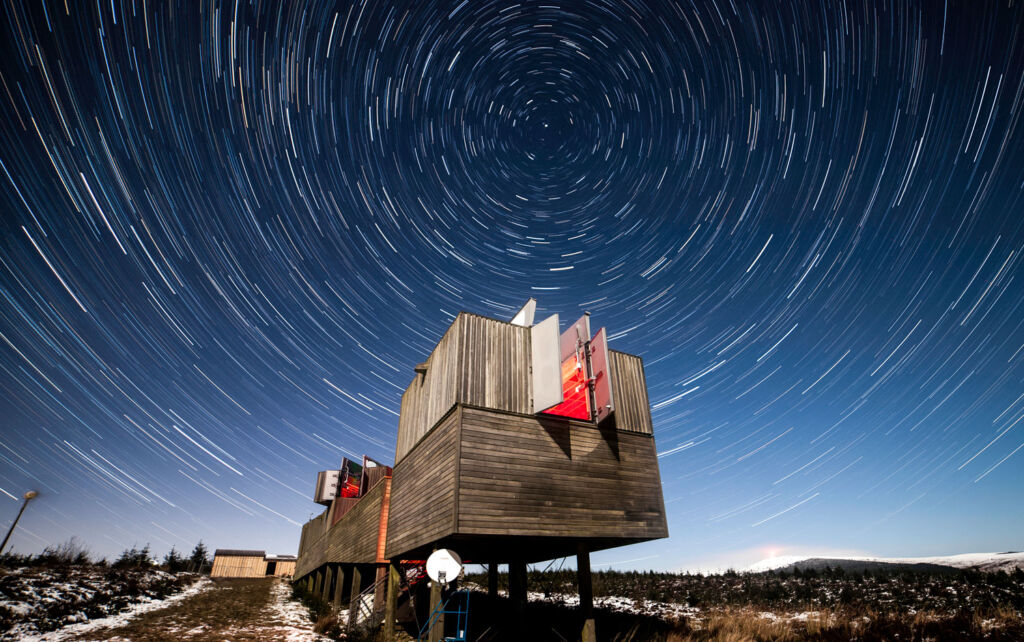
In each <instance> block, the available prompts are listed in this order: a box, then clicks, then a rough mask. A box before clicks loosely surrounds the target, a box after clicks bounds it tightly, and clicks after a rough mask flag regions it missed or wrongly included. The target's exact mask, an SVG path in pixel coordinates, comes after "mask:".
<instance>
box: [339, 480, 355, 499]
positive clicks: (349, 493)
mask: <svg viewBox="0 0 1024 642" xmlns="http://www.w3.org/2000/svg"><path fill="white" fill-rule="evenodd" d="M338 486H339V488H338V496H339V497H359V478H358V477H355V476H354V475H348V476H347V478H346V479H345V480H344V481H342V482H341V483H339V484H338Z"/></svg>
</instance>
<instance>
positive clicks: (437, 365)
mask: <svg viewBox="0 0 1024 642" xmlns="http://www.w3.org/2000/svg"><path fill="white" fill-rule="evenodd" d="M464 317H465V315H464V314H460V315H459V316H458V317H456V319H455V321H454V322H453V323H452V324H451V326H449V328H448V331H447V332H445V333H444V336H443V337H441V341H439V342H438V344H437V347H435V348H434V351H433V352H432V353H431V354H430V357H429V358H428V359H427V372H426V374H425V375H424V374H417V375H416V378H415V379H413V381H412V383H411V384H409V387H408V388H407V389H406V391H405V393H404V394H403V395H402V407H401V413H400V415H399V418H398V443H397V445H396V447H395V461H396V462H399V461H401V460H402V458H403V457H405V456H406V455H407V454H408V453H409V451H410V450H412V448H413V446H415V445H416V444H417V443H418V442H419V440H420V439H422V438H423V436H424V435H425V434H427V432H429V431H430V429H431V428H433V427H434V424H436V423H437V422H438V420H440V419H441V417H443V416H444V414H445V413H446V412H448V410H450V409H451V407H452V406H453V405H455V402H456V401H458V385H459V374H460V371H461V364H460V350H459V337H460V334H461V331H462V326H463V323H464Z"/></svg>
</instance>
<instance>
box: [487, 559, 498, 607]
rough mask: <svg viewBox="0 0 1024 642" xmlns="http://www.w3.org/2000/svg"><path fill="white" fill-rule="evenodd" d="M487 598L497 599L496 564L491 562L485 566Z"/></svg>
mask: <svg viewBox="0 0 1024 642" xmlns="http://www.w3.org/2000/svg"><path fill="white" fill-rule="evenodd" d="M487 597H489V598H491V600H494V599H496V598H497V597H498V563H497V562H491V563H490V564H489V565H488V566H487Z"/></svg>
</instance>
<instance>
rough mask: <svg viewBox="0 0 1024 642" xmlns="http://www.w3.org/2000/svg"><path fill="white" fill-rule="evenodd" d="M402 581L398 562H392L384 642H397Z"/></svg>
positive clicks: (389, 571)
mask: <svg viewBox="0 0 1024 642" xmlns="http://www.w3.org/2000/svg"><path fill="white" fill-rule="evenodd" d="M400 581H401V574H400V573H399V570H398V560H391V563H390V564H388V596H387V601H386V603H385V605H384V642H395V617H396V616H397V611H398V591H399V582H400Z"/></svg>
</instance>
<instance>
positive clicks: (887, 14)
mask: <svg viewBox="0 0 1024 642" xmlns="http://www.w3.org/2000/svg"><path fill="white" fill-rule="evenodd" d="M0 28H2V29H3V37H2V39H0V43H2V44H0V47H2V49H3V59H2V60H3V62H2V63H0V70H2V75H0V80H2V85H3V87H2V88H0V110H2V114H3V125H2V130H0V165H2V166H0V174H2V175H0V199H2V208H3V221H2V231H3V240H2V242H3V251H2V253H0V288H2V291H0V293H2V296H3V303H2V305H0V339H2V345H0V351H2V352H0V353H2V362H0V366H2V372H0V388H2V391H3V423H2V433H0V489H2V491H3V496H2V497H0V500H3V501H5V502H7V504H6V506H7V507H6V508H5V509H4V511H5V512H6V513H9V514H11V515H12V516H13V513H14V511H15V510H16V507H17V498H18V497H20V495H21V493H22V492H23V491H24V490H27V489H28V488H38V489H39V490H40V491H41V495H40V498H39V499H38V500H36V501H35V503H34V504H33V506H32V509H31V510H30V511H28V513H27V515H26V518H25V520H24V522H23V525H24V529H23V530H21V532H20V533H19V534H18V536H17V537H16V539H15V547H16V548H18V549H19V550H37V549H39V548H41V547H42V546H44V545H46V544H51V543H54V542H59V541H62V540H64V539H67V538H68V537H70V536H71V535H78V536H79V537H82V538H83V539H85V540H87V541H88V542H89V543H90V544H91V545H92V546H93V547H94V548H95V549H96V550H97V551H98V552H101V553H113V552H116V551H118V550H120V548H122V547H124V546H127V545H131V544H133V543H137V542H145V541H150V542H152V543H153V545H154V547H155V548H156V549H158V550H161V549H164V548H169V547H170V546H171V545H176V546H178V547H179V548H183V547H188V546H190V545H191V544H192V543H194V542H195V541H196V540H198V539H200V538H205V539H206V540H207V541H208V542H212V543H213V544H214V545H215V546H217V545H223V546H230V547H234V548H239V547H240V548H246V547H248V548H268V549H270V550H280V551H281V552H294V550H295V547H296V546H297V541H298V528H297V525H298V524H300V523H302V522H303V521H304V520H305V519H306V518H307V517H308V515H309V514H310V513H311V512H312V511H313V510H314V508H315V506H314V505H313V504H312V503H311V502H310V501H309V497H310V490H311V488H312V484H313V480H314V479H315V477H314V474H315V472H316V471H317V470H321V469H326V468H332V467H336V466H337V463H338V460H339V459H340V457H341V456H343V455H348V456H357V455H361V454H362V453H367V454H370V455H371V456H373V457H375V458H377V459H380V460H383V461H390V460H391V457H392V456H393V444H394V443H395V430H396V423H397V412H398V402H399V397H400V394H401V391H402V390H403V389H404V387H405V386H406V385H407V384H408V382H409V380H410V379H411V376H412V365H413V364H415V363H417V362H419V361H421V360H422V359H423V358H425V356H426V355H427V354H428V353H429V350H430V349H431V348H432V347H433V345H434V343H435V342H436V341H437V339H438V338H439V337H440V335H441V333H442V332H443V330H444V328H445V327H446V326H447V324H448V323H450V321H451V320H452V319H453V317H454V315H455V314H456V313H457V312H458V311H459V310H469V311H472V312H476V313H480V314H485V315H488V316H494V317H498V318H510V317H511V316H512V314H514V312H515V310H516V309H517V308H518V306H519V305H521V304H522V302H523V301H524V300H526V298H527V297H530V296H535V297H538V299H539V302H540V311H539V313H538V314H539V315H540V316H541V317H543V316H545V315H546V314H548V313H551V312H559V313H560V314H561V315H562V317H563V318H575V316H577V315H579V314H581V313H582V312H583V311H584V310H589V311H590V312H592V314H593V317H592V318H593V321H594V323H595V324H597V326H607V327H608V328H609V331H610V334H611V337H610V338H611V342H612V346H613V347H614V348H617V349H620V350H624V351H627V352H633V353H637V354H640V355H642V356H643V357H644V359H645V363H646V371H647V380H648V384H649V392H650V399H651V403H652V406H653V410H654V421H655V433H656V438H657V444H658V449H659V452H660V459H659V461H660V467H661V476H662V480H663V483H664V488H665V497H666V506H667V509H668V513H669V525H670V530H671V532H672V534H673V537H672V539H671V540H669V541H668V543H665V542H660V543H651V544H647V545H644V546H642V547H640V548H641V553H639V554H638V555H639V557H634V558H633V559H632V560H629V561H628V562H627V563H629V564H639V565H650V566H656V567H661V568H674V567H678V566H679V565H681V564H685V563H690V562H693V561H694V560H696V559H698V558H701V557H702V556H703V557H707V556H708V555H714V554H725V553H726V552H728V551H736V550H739V549H746V548H751V547H757V546H761V545H765V544H767V543H775V544H776V545H781V546H788V545H794V546H796V545H805V546H809V545H816V546H831V547H836V548H848V549H854V548H859V549H868V550H872V551H874V552H877V553H887V552H889V553H899V554H907V553H915V552H917V553H928V552H936V553H948V552H961V549H963V548H964V547H968V548H971V547H974V548H982V549H983V548H988V547H993V548H998V547H1007V546H1011V545H1012V543H1011V541H1010V540H1011V538H1012V535H1011V533H1019V531H1020V529H1021V527H1024V522H1021V516H1020V515H1019V514H1014V513H1013V511H1010V514H1007V511H1006V509H1005V508H1000V507H1001V506H1002V507H1005V505H1006V504H1005V503H1006V502H1007V501H1009V500H1008V498H1011V497H1014V496H1017V495H1019V492H1020V490H1021V488H1020V482H1019V476H1018V474H1017V473H1018V472H1019V470H1020V466H1021V462H1022V461H1024V454H1022V453H1020V452H1019V451H1020V450H1021V448H1022V447H1024V421H1022V419H1024V396H1022V395H1021V391H1022V390H1024V367H1022V360H1024V328H1022V319H1024V311H1022V310H1021V302H1022V297H1021V294H1020V293H1021V283H1022V279H1024V269H1022V264H1021V252H1022V250H1024V230H1022V229H1021V226H1022V221H1024V218H1022V217H1021V215H1020V213H1021V212H1022V211H1024V204H1022V199H1021V190H1022V188H1024V185H1022V175H1024V151H1022V150H1024V144H1022V136H1021V131H1020V117H1021V113H1022V105H1021V101H1022V100H1024V53H1022V51H1021V46H1020V43H1021V42H1022V39H1021V37H1020V36H1021V28H1022V10H1021V7H1020V5H1019V4H1018V3H1009V4H1008V3H981V4H979V3H939V2H898V3H889V2H878V3H861V4H856V3H832V2H828V3H821V4H818V3H803V2H793V3H771V4H764V5H758V4H756V3H755V4H754V5H743V4H739V3H731V2H706V1H700V2H696V3H674V2H668V1H666V2H639V1H629V0H627V1H622V2H610V1H593V2H583V1H580V2H571V3H532V2H527V3H519V4H510V3H500V2H487V1H480V2H469V1H464V2H457V3H450V4H441V3H434V2H424V3H419V2H417V3H408V4H391V3H384V2H363V3H326V2H319V1H317V2H301V3H256V4H253V3H245V2H237V3H229V4H211V3H205V2H204V3H202V4H187V6H186V5H181V6H169V5H165V4H163V3H147V2H144V1H136V2H132V3H123V2H117V1H114V2H110V3H92V4H88V5H87V4H85V3H69V4H58V3H39V4H37V3H7V4H5V5H4V8H3V24H2V27H0ZM963 523H973V524H974V525H975V527H974V528H973V529H971V532H970V533H966V534H961V535H953V534H952V533H953V532H955V531H956V530H957V529H958V528H959V527H960V525H961V524H963ZM923 534H927V537H925V536H924V535H923ZM922 539H925V540H927V544H922V543H921V540H922ZM616 555H622V553H618V554H617V553H615V552H611V553H607V554H603V555H602V556H601V557H600V559H598V560H597V562H599V563H602V562H603V563H608V564H614V563H616V561H617V558H616ZM626 556H627V557H629V556H630V554H626ZM638 559H639V560H642V561H639V562H637V561H636V560H638Z"/></svg>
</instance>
